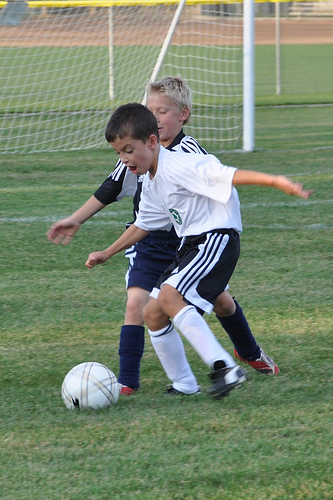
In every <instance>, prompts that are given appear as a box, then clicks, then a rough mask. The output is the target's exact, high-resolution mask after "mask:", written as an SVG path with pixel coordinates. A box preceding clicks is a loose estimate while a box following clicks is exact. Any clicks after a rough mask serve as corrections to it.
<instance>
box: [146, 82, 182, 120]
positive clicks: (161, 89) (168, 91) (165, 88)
mask: <svg viewBox="0 0 333 500" xmlns="http://www.w3.org/2000/svg"><path fill="white" fill-rule="evenodd" d="M146 92H147V96H149V95H152V94H161V95H166V96H168V97H170V99H172V100H173V101H174V102H175V103H176V104H177V106H178V109H179V111H183V109H184V108H185V107H187V108H188V109H189V111H190V114H189V116H188V118H187V119H186V120H185V121H184V125H185V124H186V123H187V122H188V121H189V119H190V116H191V111H192V92H191V89H190V87H189V86H188V85H187V84H186V83H185V82H184V80H183V79H182V78H181V77H180V76H164V77H163V78H161V80H159V81H157V82H149V83H148V84H147V86H146Z"/></svg>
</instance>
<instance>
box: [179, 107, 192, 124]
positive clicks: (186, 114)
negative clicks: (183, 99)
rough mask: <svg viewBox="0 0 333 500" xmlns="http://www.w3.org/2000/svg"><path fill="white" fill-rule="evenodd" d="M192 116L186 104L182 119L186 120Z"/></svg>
mask: <svg viewBox="0 0 333 500" xmlns="http://www.w3.org/2000/svg"><path fill="white" fill-rule="evenodd" d="M189 116H190V109H189V108H188V107H187V106H184V108H183V111H182V112H181V113H180V118H181V121H185V120H187V119H188V117H189Z"/></svg>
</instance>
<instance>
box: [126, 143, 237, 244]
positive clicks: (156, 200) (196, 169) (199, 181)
mask: <svg viewBox="0 0 333 500" xmlns="http://www.w3.org/2000/svg"><path fill="white" fill-rule="evenodd" d="M235 171H236V169H235V168H233V167H227V166H225V165H223V164H222V163H221V162H220V161H219V160H218V158H216V157H215V156H213V155H198V154H196V153H183V152H180V151H179V152H177V153H174V152H170V151H168V150H166V149H165V148H163V147H162V146H161V148H160V153H159V159H158V168H157V172H156V175H155V177H154V178H151V177H150V174H149V173H148V175H146V176H145V179H144V182H143V189H142V196H141V201H140V205H139V215H138V218H137V220H136V222H135V225H136V226H138V227H140V228H141V229H143V230H145V231H155V230H157V229H160V228H161V227H163V228H165V227H166V226H167V225H168V224H170V223H172V224H173V225H174V228H175V231H176V233H177V235H178V236H179V237H183V236H191V235H197V234H201V233H204V232H207V231H212V230H214V229H234V230H235V231H237V232H238V233H241V232H242V222H241V214H240V203H239V198H238V193H237V191H236V189H235V188H234V187H233V185H232V179H233V176H234V174H235Z"/></svg>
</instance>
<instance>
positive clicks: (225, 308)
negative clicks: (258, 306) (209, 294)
mask: <svg viewBox="0 0 333 500" xmlns="http://www.w3.org/2000/svg"><path fill="white" fill-rule="evenodd" d="M235 310H236V304H235V301H234V299H233V298H232V297H231V295H230V294H229V293H228V292H227V291H224V292H223V293H221V295H219V296H218V298H217V300H216V302H215V304H214V312H215V314H217V316H220V317H221V318H225V317H227V316H231V315H232V314H234V312H235Z"/></svg>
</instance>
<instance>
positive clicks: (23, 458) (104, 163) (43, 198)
mask: <svg viewBox="0 0 333 500" xmlns="http://www.w3.org/2000/svg"><path fill="white" fill-rule="evenodd" d="M330 114H331V109H329V108H326V107H322V108H297V107H296V108H294V107H291V108H259V109H257V115H256V119H257V131H256V142H257V149H256V151H255V152H254V153H251V154H242V153H228V154H225V155H223V157H221V159H222V161H223V162H224V163H226V164H229V165H234V166H238V167H241V168H249V169H257V170H262V171H267V172H271V173H282V174H287V175H290V176H291V177H292V178H293V179H295V180H299V181H300V182H302V183H304V185H305V186H306V187H307V188H313V189H314V190H315V191H314V194H313V195H312V197H311V198H310V199H309V200H308V201H302V200H300V199H296V198H288V197H287V196H285V195H284V194H283V193H280V192H278V191H274V190H270V189H260V188H256V187H241V188H240V189H239V193H240V198H241V202H242V214H243V223H244V233H243V235H242V238H241V241H242V253H241V258H240V261H239V265H238V266H237V269H236V271H235V273H234V276H233V278H232V281H231V283H230V285H231V293H232V294H233V295H235V296H236V298H237V300H238V301H239V302H240V304H241V305H242V307H243V309H244V311H245V313H246V316H247V318H248V320H249V322H250V324H251V326H252V329H253V332H254V334H255V336H256V338H257V340H258V341H259V343H260V344H261V345H262V347H263V348H264V349H265V350H266V351H267V352H268V353H269V354H271V355H273V356H274V359H275V360H276V362H277V363H278V365H279V367H280V369H281V373H280V374H279V376H276V377H265V376H260V375H258V374H257V373H255V372H254V371H253V370H251V369H250V368H249V375H250V377H249V380H248V382H247V383H246V384H245V386H244V387H243V388H242V389H240V390H238V391H233V392H232V393H231V394H230V395H229V396H228V397H227V398H225V399H224V400H221V401H213V400H212V399H210V398H209V396H208V394H207V389H208V387H209V381H208V378H207V368H206V367H205V366H204V365H203V363H202V362H201V360H200V359H199V358H198V356H197V355H196V354H195V353H194V352H193V350H192V349H191V348H190V347H189V346H188V345H186V350H187V353H188V357H189V360H190V362H191V365H192V367H193V370H194V371H195V373H196V375H197V377H198V380H199V383H200V384H201V386H202V389H203V394H202V396H200V397H198V398H184V399H182V398H181V399H178V398H168V397H166V396H165V395H164V390H165V384H167V382H168V381H167V380H166V377H165V375H164V373H163V371H162V369H161V367H160V365H159V363H158V361H157V358H156V356H155V354H154V352H153V350H152V347H151V345H150V341H149V339H148V336H146V349H145V354H144V358H143V362H142V372H141V382H142V387H141V389H140V391H139V392H138V393H137V394H136V395H134V396H133V397H129V398H127V397H121V398H120V399H119V402H118V403H117V404H116V405H115V406H114V407H111V408H109V409H106V410H101V411H95V412H94V411H82V412H76V411H75V412H71V411H68V410H66V408H65V406H64V404H63V402H62V400H61V396H60V388H61V383H62V380H63V378H64V376H65V374H66V373H67V372H68V371H69V369H70V368H72V367H73V366H74V365H76V364H78V363H80V362H82V361H86V360H97V361H100V362H102V363H105V364H106V365H108V366H109V367H110V368H111V369H112V370H114V371H115V372H116V373H117V371H118V354H117V349H118V340H119V329H120V327H121V325H122V322H123V316H124V310H125V302H126V293H125V287H124V273H125V270H126V262H125V260H126V259H124V257H123V255H122V254H120V255H118V256H116V257H115V258H114V259H113V260H112V261H110V262H108V263H107V264H106V265H104V266H100V267H97V268H96V269H94V270H92V271H89V270H87V269H86V268H85V266H84V262H85V260H86V257H87V255H88V253H89V252H90V251H92V250H99V249H102V248H105V246H106V245H108V244H109V243H110V242H111V241H113V240H114V239H115V238H116V237H117V236H118V235H120V234H121V232H122V231H123V229H124V223H125V222H126V221H127V220H130V218H131V200H130V199H126V200H124V201H122V202H121V203H116V204H113V205H111V206H110V207H109V208H107V209H105V210H104V211H102V212H101V213H100V214H99V215H98V216H96V217H95V218H94V219H93V220H92V221H90V222H87V223H86V224H85V225H84V226H83V227H82V228H81V229H80V231H79V233H78V234H77V236H76V237H75V238H74V240H73V241H72V243H71V244H70V246H68V247H62V246H58V247H57V246H54V245H52V244H51V243H49V242H48V241H47V240H46V237H45V232H46V231H47V229H48V227H49V226H50V224H51V222H52V221H53V220H57V219H58V218H59V217H61V216H65V215H66V214H69V213H71V212H72V211H73V210H75V209H76V208H77V207H78V206H79V205H80V204H81V203H83V202H84V201H85V200H86V199H87V198H88V196H90V195H91V193H92V192H94V189H95V188H96V187H98V185H99V184H100V182H101V181H102V180H103V179H104V178H105V177H106V176H107V175H108V173H109V171H110V170H111V169H112V167H113V164H114V162H115V156H114V155H113V153H112V152H111V150H109V149H108V150H90V151H82V152H72V153H53V154H51V153H50V154H36V155H27V156H22V155H15V156H14V155H7V156H2V158H1V167H0V169H1V170H0V174H1V187H0V194H1V197H0V227H1V235H2V238H1V243H2V253H1V256H2V258H1V260H0V271H1V281H0V289H1V302H0V308H1V309H0V315H1V324H0V331H1V347H0V356H1V358H0V359H1V361H0V366H1V382H0V421H1V426H0V439H1V448H0V462H1V473H0V474H1V495H0V496H1V498H2V499H4V500H21V499H22V500H30V499H31V500H45V499H52V500H56V499H66V500H79V499H80V500H81V499H82V498H92V499H96V500H100V499H105V500H108V499H111V498H114V499H126V500H127V499H132V498H138V499H141V500H156V499H159V500H171V499H177V498H178V499H189V500H192V499H198V500H199V499H201V500H215V499H216V500H218V499H221V498H223V499H225V500H253V499H254V498H256V499H258V500H267V499H269V500H275V499H276V500H290V499H291V500H294V499H296V500H323V499H327V500H329V499H331V498H332V497H333V487H332V474H333V467H332V377H331V353H332V347H333V346H332V328H333V319H332V300H333V297H332V227H333V216H332V213H333V212H332V199H333V196H332V195H333V192H332V191H333V190H332V184H333V182H332V181H333V169H332V149H331V146H332V144H331V138H332V120H330ZM207 319H208V321H209V323H210V325H211V327H212V329H213V330H214V332H215V333H216V335H217V336H218V338H219V339H220V340H221V341H222V342H223V344H224V346H225V347H226V348H227V349H228V350H229V351H230V352H232V346H231V344H230V341H229V339H228V338H227V336H226V334H225V333H223V332H222V331H221V328H220V327H219V325H218V323H217V321H216V320H215V318H214V317H213V316H210V317H208V318H207Z"/></svg>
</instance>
